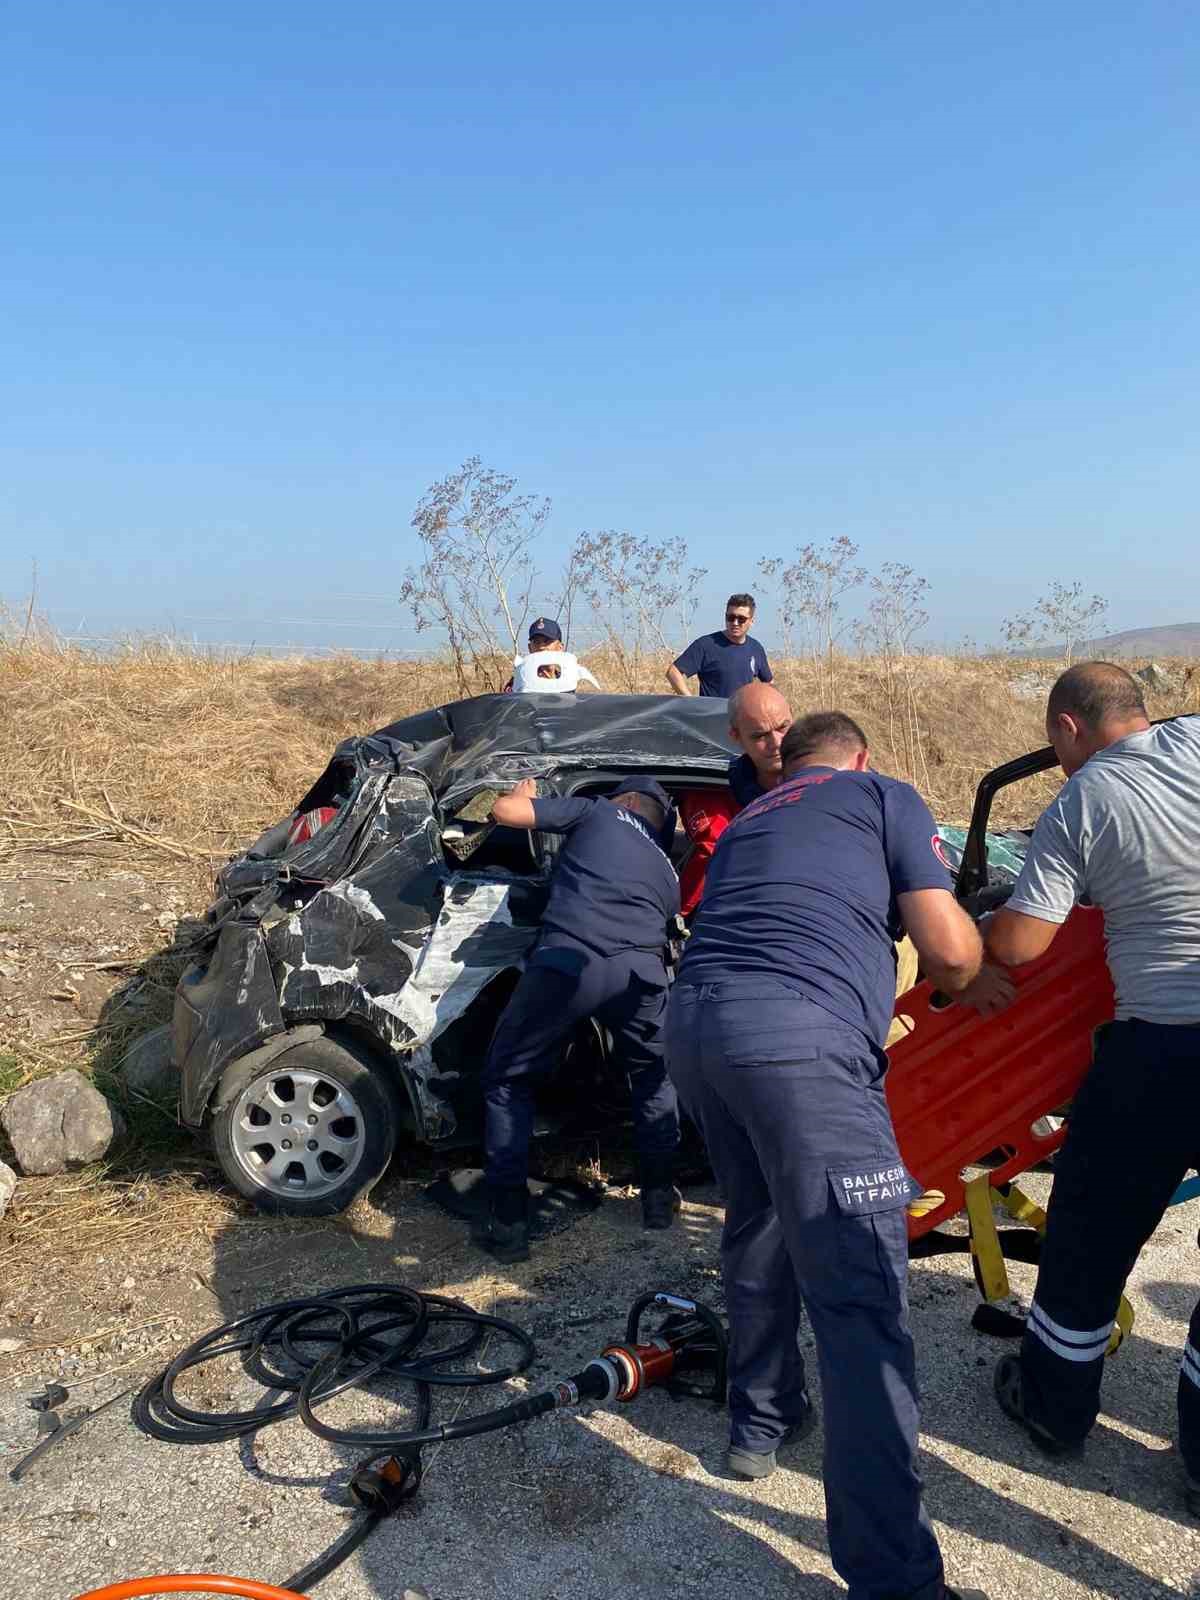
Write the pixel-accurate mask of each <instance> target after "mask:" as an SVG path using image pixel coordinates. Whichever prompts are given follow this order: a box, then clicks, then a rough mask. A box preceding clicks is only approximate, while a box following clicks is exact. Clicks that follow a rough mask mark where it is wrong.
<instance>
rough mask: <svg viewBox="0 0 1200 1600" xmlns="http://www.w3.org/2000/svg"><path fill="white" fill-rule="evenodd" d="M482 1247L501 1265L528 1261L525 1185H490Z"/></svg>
mask: <svg viewBox="0 0 1200 1600" xmlns="http://www.w3.org/2000/svg"><path fill="white" fill-rule="evenodd" d="M483 1248H484V1249H485V1250H486V1251H487V1253H488V1255H490V1256H491V1258H492V1260H493V1261H499V1262H500V1263H501V1265H503V1266H511V1265H512V1264H513V1263H514V1262H516V1261H528V1260H529V1190H528V1188H527V1187H526V1186H525V1184H523V1183H522V1184H519V1185H516V1186H514V1187H512V1188H500V1187H492V1186H491V1185H489V1187H488V1219H487V1224H486V1226H485V1228H484V1233H483Z"/></svg>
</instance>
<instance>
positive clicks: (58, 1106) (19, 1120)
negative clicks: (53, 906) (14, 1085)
mask: <svg viewBox="0 0 1200 1600" xmlns="http://www.w3.org/2000/svg"><path fill="white" fill-rule="evenodd" d="M0 1126H3V1128H4V1132H5V1133H6V1134H7V1136H8V1141H9V1143H10V1144H11V1145H12V1148H13V1154H14V1156H15V1157H16V1160H17V1166H18V1168H19V1169H20V1171H21V1172H24V1173H54V1172H65V1171H66V1169H67V1168H68V1167H77V1166H80V1167H81V1166H86V1165H87V1164H88V1162H90V1161H99V1160H100V1158H101V1156H103V1155H106V1154H107V1153H108V1151H109V1149H110V1148H111V1146H112V1145H113V1143H114V1142H115V1141H116V1140H117V1139H118V1138H119V1137H120V1136H121V1134H122V1133H123V1132H124V1131H125V1125H124V1122H123V1121H122V1119H121V1115H120V1113H119V1112H118V1111H116V1110H114V1108H113V1107H112V1106H110V1105H109V1103H108V1101H107V1100H106V1099H105V1098H104V1096H103V1095H102V1094H101V1093H100V1091H99V1089H97V1088H96V1087H95V1086H94V1085H93V1084H91V1083H89V1082H88V1080H87V1079H86V1078H85V1077H84V1076H83V1074H82V1073H81V1072H75V1071H68V1072H56V1073H55V1074H54V1076H53V1077H51V1078H39V1079H38V1080H37V1082H36V1083H31V1084H28V1085H27V1086H26V1087H25V1088H24V1089H18V1090H17V1092H16V1094H14V1095H13V1096H12V1098H11V1099H10V1100H9V1101H8V1102H7V1103H6V1104H5V1106H4V1109H3V1111H0Z"/></svg>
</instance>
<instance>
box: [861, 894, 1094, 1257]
mask: <svg viewBox="0 0 1200 1600" xmlns="http://www.w3.org/2000/svg"><path fill="white" fill-rule="evenodd" d="M1012 977H1013V980H1014V982H1015V984H1016V986H1017V998H1016V1000H1015V1001H1014V1002H1013V1004H1012V1005H1011V1006H1010V1007H1009V1008H1008V1010H1007V1011H1003V1012H1001V1013H1000V1015H999V1016H996V1017H989V1018H984V1017H981V1016H979V1015H978V1013H977V1012H975V1011H972V1010H971V1009H970V1008H969V1007H967V1006H949V1007H946V1008H944V1009H942V1010H933V1009H931V1007H930V1000H931V998H932V995H933V990H932V988H931V986H930V985H929V984H928V983H921V984H918V985H917V987H916V988H915V989H913V990H911V991H910V992H909V993H908V994H905V995H901V996H900V998H899V1000H897V1002H896V1015H897V1016H903V1017H907V1018H909V1019H911V1021H912V1023H913V1025H914V1026H913V1031H912V1032H911V1033H910V1034H908V1035H907V1037H906V1038H903V1039H900V1040H898V1041H897V1043H896V1044H894V1045H893V1046H892V1048H891V1050H890V1051H889V1052H888V1058H889V1060H890V1062H891V1066H890V1068H889V1071H888V1075H887V1079H886V1083H887V1095H888V1103H889V1104H890V1106H891V1110H892V1120H893V1121H894V1123H895V1126H896V1137H897V1140H898V1141H899V1144H900V1153H901V1155H902V1156H903V1157H904V1161H905V1165H906V1166H907V1167H908V1170H909V1171H910V1172H911V1173H912V1175H913V1177H914V1178H915V1179H916V1180H917V1182H918V1183H919V1184H920V1185H921V1187H922V1189H925V1190H928V1189H939V1190H941V1191H942V1193H943V1194H945V1196H946V1199H945V1203H944V1204H943V1205H940V1206H938V1207H937V1209H936V1210H934V1211H931V1212H929V1213H928V1214H927V1215H926V1216H923V1217H909V1219H908V1232H909V1237H910V1238H914V1239H915V1238H918V1237H919V1236H920V1235H921V1234H923V1233H928V1232H929V1230H930V1229H931V1228H936V1227H937V1225H938V1223H940V1222H945V1221H946V1219H947V1218H948V1217H952V1216H955V1215H956V1214H957V1213H958V1212H959V1211H961V1210H962V1209H963V1207H964V1205H965V1204H966V1199H965V1195H964V1192H963V1187H964V1186H963V1178H962V1171H963V1168H964V1167H968V1166H972V1165H978V1164H979V1162H981V1161H982V1160H983V1158H984V1157H985V1156H987V1155H990V1154H991V1153H992V1152H993V1151H995V1150H1004V1151H1006V1152H1010V1153H1008V1154H1006V1157H1005V1160H1004V1162H1003V1163H1002V1164H1001V1165H1000V1166H998V1167H997V1168H996V1169H995V1170H994V1171H993V1172H991V1173H990V1179H991V1182H992V1183H993V1184H1000V1183H1004V1182H1006V1181H1007V1180H1009V1179H1012V1178H1016V1177H1017V1176H1018V1175H1019V1174H1020V1173H1022V1172H1026V1171H1028V1170H1029V1168H1030V1167H1032V1166H1035V1165H1036V1164H1037V1163H1038V1162H1039V1161H1042V1160H1044V1158H1045V1157H1046V1156H1047V1155H1049V1154H1050V1153H1051V1151H1054V1150H1057V1149H1058V1147H1059V1145H1061V1144H1062V1142H1063V1139H1064V1138H1065V1137H1066V1129H1065V1128H1060V1129H1059V1130H1058V1131H1057V1132H1056V1133H1053V1134H1051V1135H1049V1137H1047V1138H1039V1136H1038V1135H1037V1134H1036V1133H1034V1132H1033V1129H1032V1126H1031V1125H1032V1124H1033V1123H1034V1122H1035V1121H1037V1119H1038V1118H1039V1117H1044V1116H1045V1115H1046V1114H1047V1113H1049V1112H1052V1111H1054V1110H1055V1109H1056V1108H1057V1107H1059V1106H1061V1105H1063V1104H1064V1103H1065V1102H1066V1101H1068V1100H1070V1099H1072V1098H1073V1096H1074V1094H1075V1092H1076V1090H1077V1089H1078V1088H1079V1085H1080V1084H1081V1083H1082V1081H1083V1079H1084V1076H1085V1075H1086V1073H1087V1070H1088V1067H1089V1066H1090V1064H1091V1059H1092V1034H1093V1032H1094V1030H1095V1029H1096V1028H1098V1027H1099V1026H1100V1025H1101V1024H1102V1023H1104V1022H1108V1021H1111V1019H1112V1015H1113V986H1112V978H1111V976H1110V975H1109V971H1108V964H1107V962H1106V961H1105V958H1104V918H1103V916H1102V914H1101V913H1100V912H1099V911H1095V910H1090V909H1084V908H1082V907H1080V908H1077V909H1076V910H1075V911H1073V912H1072V913H1071V915H1070V916H1069V917H1068V918H1067V920H1066V922H1065V923H1064V924H1063V926H1062V928H1061V929H1060V930H1059V933H1058V936H1057V937H1056V938H1055V941H1054V943H1053V944H1052V945H1051V947H1050V949H1049V950H1048V951H1047V952H1046V954H1045V955H1044V956H1042V957H1041V958H1040V959H1039V960H1037V961H1031V962H1030V963H1029V964H1028V966H1024V967H1017V968H1015V969H1014V970H1013V973H1012Z"/></svg>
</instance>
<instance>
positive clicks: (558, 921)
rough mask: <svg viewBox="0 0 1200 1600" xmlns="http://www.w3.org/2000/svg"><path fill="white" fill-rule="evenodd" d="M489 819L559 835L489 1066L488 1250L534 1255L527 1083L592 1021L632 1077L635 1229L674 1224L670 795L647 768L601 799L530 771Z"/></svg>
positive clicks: (500, 1255)
mask: <svg viewBox="0 0 1200 1600" xmlns="http://www.w3.org/2000/svg"><path fill="white" fill-rule="evenodd" d="M492 819H493V820H494V821H495V822H498V823H500V824H501V825H502V826H504V827H509V828H536V829H538V831H539V832H542V833H560V834H563V835H564V836H565V842H564V844H563V847H562V850H561V852H560V854H559V857H558V862H557V864H556V866H555V868H554V875H553V877H552V879H551V882H550V898H549V901H548V903H547V906H546V910H545V912H544V914H543V916H542V927H541V933H540V935H539V937H538V942H537V944H536V946H535V947H534V950H533V954H532V955H531V956H530V958H529V962H528V964H527V966H526V968H525V971H524V973H523V975H522V977H521V981H520V982H519V983H518V985H517V987H516V990H515V992H514V994H513V997H512V999H511V1000H510V1001H509V1003H508V1005H507V1006H506V1007H505V1010H504V1012H503V1014H502V1015H501V1018H500V1021H499V1023H498V1024H497V1026H496V1032H495V1034H494V1036H493V1038H492V1043H491V1048H490V1049H489V1051H488V1058H487V1062H486V1064H485V1066H484V1071H483V1093H484V1145H485V1150H486V1184H487V1198H488V1220H487V1225H486V1231H485V1235H484V1245H485V1248H486V1249H487V1250H488V1252H489V1253H490V1254H491V1255H492V1256H494V1257H495V1259H496V1260H497V1261H503V1262H512V1261H527V1260H528V1259H529V1221H528V1206H529V1191H528V1184H527V1177H528V1166H529V1138H530V1133H531V1131H532V1128H533V1109H534V1106H533V1086H534V1081H535V1080H536V1079H537V1078H539V1077H544V1076H545V1075H546V1074H548V1073H549V1072H551V1071H552V1070H553V1069H554V1067H555V1066H556V1065H557V1064H558V1061H559V1059H560V1057H561V1054H562V1051H563V1047H564V1046H565V1045H566V1043H567V1042H568V1040H569V1039H570V1038H571V1035H572V1034H573V1033H574V1031H575V1029H576V1027H577V1026H578V1025H579V1024H580V1023H581V1022H583V1021H585V1020H586V1019H587V1018H588V1017H594V1018H595V1019H596V1020H597V1021H598V1022H599V1023H601V1024H602V1025H603V1026H604V1027H605V1028H607V1029H608V1030H609V1032H610V1033H611V1035H612V1039H613V1054H614V1057H615V1061H616V1065H617V1067H618V1069H619V1070H621V1071H624V1072H626V1073H627V1074H628V1076H629V1086H630V1091H631V1095H632V1100H633V1125H634V1133H635V1137H636V1141H637V1149H638V1181H639V1183H640V1185H641V1191H642V1222H643V1225H644V1226H645V1227H647V1228H669V1227H670V1226H671V1223H672V1222H673V1221H674V1217H675V1212H676V1211H677V1210H678V1209H679V1204H680V1197H679V1193H678V1191H677V1190H676V1189H675V1186H674V1183H673V1175H674V1167H675V1147H676V1145H677V1144H678V1143H679V1108H678V1103H677V1101H676V1098H675V1090H674V1089H673V1087H672V1085H671V1080H670V1079H669V1078H668V1076H667V1071H666V1067H665V1065H664V1062H663V1019H664V1017H665V1015H666V1009H667V971H666V965H665V961H664V952H665V949H666V944H667V938H668V932H669V927H670V924H671V923H672V922H673V921H674V919H675V917H676V915H677V914H678V911H679V880H678V878H677V877H676V875H675V869H674V867H673V866H672V865H671V860H670V857H669V856H668V854H667V851H666V848H664V846H668V845H669V842H670V836H671V834H672V833H673V832H674V828H675V812H674V808H673V807H672V804H671V797H670V796H669V795H668V794H667V792H666V790H665V789H663V788H661V787H660V785H659V784H657V783H655V781H654V780H653V779H652V778H626V779H623V780H622V781H621V782H620V783H619V784H618V785H617V789H616V792H615V793H614V794H613V795H612V796H611V797H609V798H607V799H602V800H592V799H585V798H582V797H579V798H575V799H565V800H564V799H556V798H548V799H539V798H538V795H537V785H536V783H535V782H534V780H533V779H531V778H527V779H526V780H525V781H524V782H523V783H519V784H518V785H517V787H516V788H515V789H514V790H513V791H512V793H511V794H507V795H501V796H500V797H499V798H498V799H497V800H496V803H495V804H494V806H493V807H492Z"/></svg>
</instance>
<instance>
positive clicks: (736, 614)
mask: <svg viewBox="0 0 1200 1600" xmlns="http://www.w3.org/2000/svg"><path fill="white" fill-rule="evenodd" d="M725 621H726V622H749V621H750V618H749V617H747V616H744V615H743V614H742V613H741V612H740V611H727V612H726V613H725Z"/></svg>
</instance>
